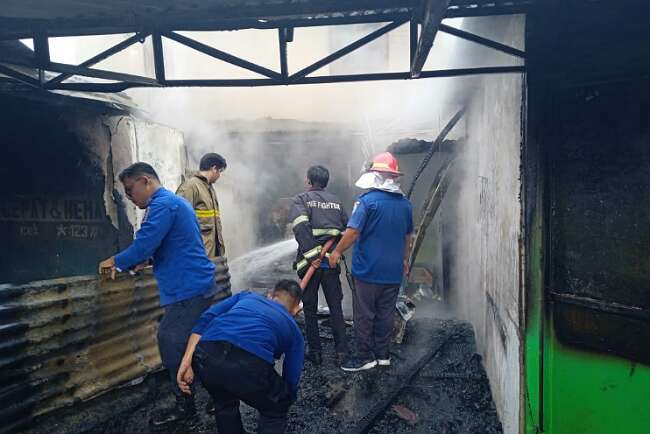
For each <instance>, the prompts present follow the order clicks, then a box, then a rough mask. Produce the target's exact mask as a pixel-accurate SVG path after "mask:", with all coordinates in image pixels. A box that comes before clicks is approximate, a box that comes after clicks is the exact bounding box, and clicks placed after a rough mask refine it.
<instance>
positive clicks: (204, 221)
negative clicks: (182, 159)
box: [176, 153, 227, 258]
mask: <svg viewBox="0 0 650 434" xmlns="http://www.w3.org/2000/svg"><path fill="white" fill-rule="evenodd" d="M226 167H227V165H226V159H225V158H223V157H222V156H221V155H219V154H215V153H210V154H205V155H204V156H203V157H202V158H201V161H200V163H199V171H198V172H197V173H195V174H194V175H192V176H191V177H190V178H189V179H187V180H186V181H185V182H184V183H183V184H182V185H181V186H180V187H178V190H177V191H176V194H177V195H179V196H182V197H184V198H185V199H187V200H188V201H189V203H190V204H191V205H192V208H194V212H195V213H196V217H197V218H198V219H199V224H200V227H201V238H203V244H204V245H205V251H206V253H207V254H208V257H210V258H214V257H216V256H224V255H225V254H226V246H225V245H224V243H223V233H222V229H221V215H220V212H219V201H218V200H217V195H216V194H215V192H214V188H212V185H213V184H214V183H215V182H217V180H218V179H219V177H221V174H222V173H223V171H224V170H226Z"/></svg>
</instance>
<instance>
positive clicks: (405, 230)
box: [330, 152, 413, 371]
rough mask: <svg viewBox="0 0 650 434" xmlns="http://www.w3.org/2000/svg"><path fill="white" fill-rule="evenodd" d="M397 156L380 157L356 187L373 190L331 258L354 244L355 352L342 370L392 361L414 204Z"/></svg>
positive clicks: (358, 207)
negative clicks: (406, 190) (401, 183)
mask: <svg viewBox="0 0 650 434" xmlns="http://www.w3.org/2000/svg"><path fill="white" fill-rule="evenodd" d="M401 175H402V173H401V172H400V171H399V167H398V163H397V159H395V157H393V156H392V155H391V154H390V153H388V152H384V153H382V154H379V155H377V156H376V157H375V158H374V159H373V162H372V165H371V167H370V168H369V170H368V171H367V173H365V174H363V175H362V176H361V178H359V180H358V181H357V183H356V185H357V186H359V187H361V188H364V189H369V191H368V192H367V193H364V194H362V195H361V196H360V197H359V200H358V201H357V202H356V204H355V207H354V210H353V211H352V217H350V221H349V222H348V227H347V229H346V230H345V232H344V234H343V238H342V239H341V241H340V242H339V244H338V246H337V247H336V249H335V250H334V252H333V253H332V255H331V256H330V264H331V265H332V266H334V265H335V264H336V263H337V262H338V261H339V259H340V257H341V255H342V253H343V252H345V251H346V250H347V249H348V248H350V247H351V246H352V245H353V244H354V252H353V255H352V276H353V277H354V286H355V291H354V298H353V305H352V308H353V316H354V332H355V339H356V344H357V356H356V357H351V358H349V359H348V360H347V361H346V362H344V363H343V364H342V365H341V368H342V369H343V370H344V371H361V370H364V369H370V368H374V367H375V366H377V365H378V364H379V365H380V366H389V365H390V356H389V343H390V338H391V334H392V331H393V315H394V311H395V303H396V302H397V296H398V293H399V287H400V284H401V282H402V277H403V275H404V272H405V270H406V260H407V257H408V252H409V250H410V245H411V234H412V232H413V215H412V214H413V212H412V208H411V202H410V201H409V200H408V199H407V198H406V197H404V194H403V193H402V191H401V189H400V188H399V183H398V177H399V176H401Z"/></svg>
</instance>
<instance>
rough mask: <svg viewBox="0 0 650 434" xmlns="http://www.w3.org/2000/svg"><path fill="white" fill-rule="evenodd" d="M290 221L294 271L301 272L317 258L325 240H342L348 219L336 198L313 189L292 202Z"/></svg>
mask: <svg viewBox="0 0 650 434" xmlns="http://www.w3.org/2000/svg"><path fill="white" fill-rule="evenodd" d="M289 220H290V221H291V226H292V229H293V233H294V236H295V237H296V241H298V252H297V255H296V270H297V271H301V270H302V269H303V268H305V267H306V266H307V265H308V264H309V262H311V261H313V260H314V259H316V258H317V257H318V255H320V253H321V250H322V249H323V247H322V246H323V244H325V242H326V241H327V240H329V239H330V238H332V237H336V238H338V237H340V236H341V234H342V233H343V231H344V230H345V226H346V225H347V223H348V215H347V213H346V212H345V210H344V209H343V206H342V205H341V201H340V200H339V198H338V197H337V196H336V195H335V194H333V193H330V192H328V191H325V190H321V189H316V188H313V189H311V190H309V191H305V192H304V193H301V194H299V195H297V196H295V197H294V198H293V203H292V204H291V209H290V210H289ZM328 256H329V254H327V255H326V257H328Z"/></svg>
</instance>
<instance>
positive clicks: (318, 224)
mask: <svg viewBox="0 0 650 434" xmlns="http://www.w3.org/2000/svg"><path fill="white" fill-rule="evenodd" d="M329 177H330V175H329V171H328V170H327V169H326V168H325V167H323V166H312V167H310V168H309V170H308V171H307V179H306V180H305V182H306V183H307V185H308V186H309V189H308V190H307V191H305V192H304V193H301V194H299V195H297V196H296V197H294V198H293V203H292V205H291V210H290V211H289V220H290V221H291V222H292V226H293V233H294V235H295V237H296V241H298V254H297V257H296V262H295V268H296V271H297V272H298V276H299V277H300V278H302V277H303V276H304V275H305V273H306V272H307V270H308V269H309V267H314V268H316V271H315V272H314V275H313V276H312V278H311V280H310V281H309V284H308V285H307V287H306V288H305V290H304V293H303V296H302V301H303V305H304V312H305V328H306V334H307V343H308V346H309V352H308V354H307V358H308V359H309V360H311V361H312V362H313V363H314V364H316V365H320V364H321V363H322V354H321V351H322V350H321V343H320V337H319V335H318V318H317V313H318V312H317V311H318V288H319V286H322V287H323V294H324V295H325V300H327V305H328V307H329V310H330V321H331V324H332V331H333V333H334V342H335V345H336V356H337V361H338V363H339V364H340V363H341V361H342V360H343V359H344V358H345V356H346V355H347V351H348V348H347V341H346V338H345V322H344V320H343V308H342V306H341V302H342V300H343V291H342V289H341V281H340V280H339V274H340V272H341V269H340V267H339V266H338V265H337V267H336V268H330V266H329V264H328V261H327V259H326V258H329V256H330V255H329V253H326V254H325V258H324V260H322V261H321V260H319V258H320V254H321V251H322V249H323V245H324V244H325V243H326V242H327V241H328V240H329V239H331V238H335V239H336V241H335V243H336V242H338V240H339V239H340V237H341V233H342V232H343V231H344V230H345V227H346V225H347V223H348V216H347V214H346V213H345V210H344V209H343V207H342V206H341V201H340V200H339V199H338V197H336V195H334V194H332V193H330V192H328V191H325V190H324V189H325V187H327V183H328V182H329ZM334 247H336V244H334V245H333V246H332V247H331V248H330V251H333V250H334Z"/></svg>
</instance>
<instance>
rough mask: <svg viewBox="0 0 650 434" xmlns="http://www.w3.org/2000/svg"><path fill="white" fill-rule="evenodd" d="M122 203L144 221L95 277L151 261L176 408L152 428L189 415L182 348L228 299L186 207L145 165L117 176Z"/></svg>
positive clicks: (165, 360)
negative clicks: (180, 374) (180, 381)
mask: <svg viewBox="0 0 650 434" xmlns="http://www.w3.org/2000/svg"><path fill="white" fill-rule="evenodd" d="M119 179H120V182H122V184H123V186H124V192H125V193H126V195H127V197H128V198H129V199H130V200H131V201H132V202H133V203H134V204H135V205H136V206H137V207H138V208H140V209H146V213H145V218H144V220H143V222H142V225H141V226H140V230H138V232H137V233H136V237H135V240H134V241H133V243H132V244H131V245H130V246H129V247H128V248H126V249H125V250H124V251H122V252H120V253H118V254H117V255H115V256H112V257H110V258H108V259H106V260H104V261H102V262H101V263H100V264H99V271H100V273H103V274H110V275H111V277H112V278H113V279H114V278H115V274H116V272H117V271H126V270H131V269H137V268H140V267H141V266H142V264H143V263H145V262H147V261H148V260H149V259H151V258H153V273H154V276H155V277H156V281H157V282H158V289H159V291H160V305H161V306H162V307H163V308H164V315H163V317H162V320H161V322H160V327H159V329H158V349H159V350H160V358H161V360H162V364H163V366H164V367H165V368H166V369H167V370H168V371H169V373H170V377H171V379H172V388H173V389H174V393H175V395H176V405H175V407H174V408H172V409H164V410H162V411H160V412H158V413H157V414H155V415H154V417H153V418H152V420H151V422H152V424H153V425H155V426H159V425H164V424H167V423H170V422H174V421H178V420H183V419H187V418H189V417H191V416H193V415H194V413H195V408H194V401H193V399H192V398H191V397H188V396H186V395H184V394H182V393H181V392H180V389H178V386H177V385H176V372H177V371H178V366H179V365H180V362H181V359H182V357H183V353H184V351H185V343H186V342H187V338H188V336H189V335H190V332H191V330H192V327H193V326H194V323H195V322H196V320H197V319H198V318H199V316H200V315H201V313H203V311H205V310H206V309H207V308H208V307H210V305H212V303H213V302H215V301H216V300H217V299H221V298H223V296H226V295H227V293H226V292H224V291H220V288H218V287H217V285H216V283H215V277H214V273H215V266H214V264H213V263H212V262H211V261H210V260H209V259H208V257H207V255H206V253H205V249H204V247H203V240H202V239H201V233H200V230H199V223H198V221H197V219H196V215H195V214H194V210H193V209H192V207H191V206H190V204H189V203H188V202H187V201H186V200H185V199H183V198H181V197H179V196H176V195H175V194H174V193H172V192H170V191H169V190H166V189H165V188H163V187H162V185H161V184H160V179H159V178H158V175H157V174H156V171H155V170H154V169H153V167H151V166H150V165H149V164H147V163H135V164H132V165H131V166H129V167H127V168H126V169H125V170H124V171H123V172H122V173H121V174H120V176H119Z"/></svg>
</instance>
